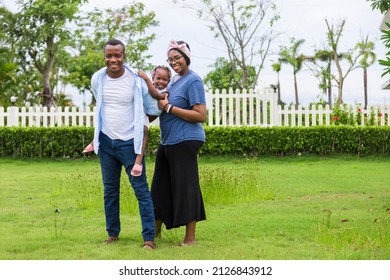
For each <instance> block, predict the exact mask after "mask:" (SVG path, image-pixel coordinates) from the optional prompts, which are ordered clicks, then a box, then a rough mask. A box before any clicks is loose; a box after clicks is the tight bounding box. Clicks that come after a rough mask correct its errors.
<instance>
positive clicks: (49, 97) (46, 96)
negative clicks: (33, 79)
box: [42, 73, 54, 109]
mask: <svg viewBox="0 0 390 280" xmlns="http://www.w3.org/2000/svg"><path fill="white" fill-rule="evenodd" d="M42 97H43V106H45V107H47V108H48V109H49V108H51V106H53V100H54V97H53V93H52V91H51V87H50V73H43V90H42Z"/></svg>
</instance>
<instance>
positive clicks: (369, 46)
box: [355, 36, 376, 109]
mask: <svg viewBox="0 0 390 280" xmlns="http://www.w3.org/2000/svg"><path fill="white" fill-rule="evenodd" d="M374 47H375V44H374V42H371V41H368V36H366V37H365V38H362V39H361V41H360V42H358V43H357V44H356V46H355V50H358V52H359V54H360V55H361V58H360V61H359V64H360V66H361V67H362V68H363V85H364V109H367V103H368V101H367V68H368V67H370V66H371V65H372V64H374V62H375V60H376V55H375V53H374V52H373V49H374Z"/></svg>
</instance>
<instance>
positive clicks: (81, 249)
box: [0, 156, 390, 260]
mask: <svg viewBox="0 0 390 280" xmlns="http://www.w3.org/2000/svg"><path fill="white" fill-rule="evenodd" d="M153 162H154V158H147V172H148V180H149V181H150V180H151V178H152V174H153V167H154V166H153ZM199 162H200V177H201V178H200V179H201V184H202V190H203V195H204V200H205V206H206V213H207V220H206V221H203V222H199V223H198V225H197V240H198V244H197V245H196V246H194V247H177V246H176V244H178V243H180V242H181V241H182V238H183V235H184V228H179V229H174V230H170V231H167V230H163V232H162V237H161V239H157V240H156V243H157V250H154V251H149V250H143V249H142V238H141V226H140V219H139V213H138V209H137V203H136V200H135V197H134V195H133V193H132V190H131V188H130V187H129V183H128V181H127V179H126V178H125V175H124V174H123V180H122V193H121V220H122V232H121V235H120V237H121V240H120V241H119V242H117V243H114V244H110V245H104V244H103V242H102V241H103V240H104V239H105V238H106V232H105V223H104V212H103V197H102V183H101V175H100V165H99V161H98V159H97V158H96V157H91V158H83V159H78V160H75V159H63V160H28V159H26V160H20V159H10V158H2V159H0V178H1V179H0V234H1V239H0V248H1V249H0V259H1V260H85V259H88V260H114V259H118V260H127V259H137V260H202V259H204V260H214V259H216V260H235V259H238V260H258V259H263V260H312V259H315V260H363V259H364V260H389V259H390V234H389V233H390V172H389V171H390V158H388V157H379V158H374V157H369V158H355V157H346V156H335V157H315V156H301V157H298V156H296V157H292V156H291V157H259V158H238V157H200V158H199Z"/></svg>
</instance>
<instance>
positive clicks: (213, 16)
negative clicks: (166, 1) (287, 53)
mask: <svg viewBox="0 0 390 280" xmlns="http://www.w3.org/2000/svg"><path fill="white" fill-rule="evenodd" d="M173 1H174V2H175V3H176V2H179V1H180V0H173ZM182 2H190V3H189V4H188V3H187V4H184V7H186V8H191V9H195V10H196V11H197V12H198V15H199V17H200V18H201V19H204V20H206V21H208V22H209V23H210V25H209V27H210V30H211V31H212V32H214V34H215V37H216V38H222V40H223V42H224V44H225V46H226V49H227V53H228V58H229V61H230V63H231V65H232V71H236V70H237V69H241V71H242V82H241V83H242V85H241V87H242V88H246V87H248V85H249V80H248V78H249V66H253V67H255V69H256V80H255V84H257V81H258V79H259V76H260V73H261V70H262V69H263V67H264V63H265V61H266V58H267V56H268V53H269V49H270V45H271V42H272V40H273V39H274V38H275V35H274V34H273V26H274V24H275V22H276V21H277V20H278V19H279V16H278V15H277V14H276V13H275V10H276V6H275V4H274V2H273V0H245V1H241V0H224V1H218V0H214V1H213V0H198V1H186V0H182Z"/></svg>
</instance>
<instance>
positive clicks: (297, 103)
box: [294, 72, 299, 109]
mask: <svg viewBox="0 0 390 280" xmlns="http://www.w3.org/2000/svg"><path fill="white" fill-rule="evenodd" d="M294 88H295V108H296V109H298V105H299V100H298V83H297V74H296V73H295V72H294Z"/></svg>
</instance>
